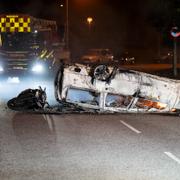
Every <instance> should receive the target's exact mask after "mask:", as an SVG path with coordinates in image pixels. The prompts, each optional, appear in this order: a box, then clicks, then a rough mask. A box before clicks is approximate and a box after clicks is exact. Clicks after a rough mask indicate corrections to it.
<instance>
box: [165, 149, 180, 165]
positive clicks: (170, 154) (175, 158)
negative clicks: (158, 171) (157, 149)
mask: <svg viewBox="0 0 180 180" xmlns="http://www.w3.org/2000/svg"><path fill="white" fill-rule="evenodd" d="M164 153H165V154H166V155H167V156H168V157H170V158H171V159H173V160H174V161H176V162H177V163H178V164H180V159H179V158H177V157H176V156H175V155H174V154H172V153H171V152H164Z"/></svg>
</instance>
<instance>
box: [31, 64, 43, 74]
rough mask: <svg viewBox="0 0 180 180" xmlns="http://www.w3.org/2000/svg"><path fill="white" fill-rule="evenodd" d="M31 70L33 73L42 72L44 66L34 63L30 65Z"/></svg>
mask: <svg viewBox="0 0 180 180" xmlns="http://www.w3.org/2000/svg"><path fill="white" fill-rule="evenodd" d="M32 71H33V72H35V73H43V72H44V66H43V65H42V64H35V65H34V66H33V67H32Z"/></svg>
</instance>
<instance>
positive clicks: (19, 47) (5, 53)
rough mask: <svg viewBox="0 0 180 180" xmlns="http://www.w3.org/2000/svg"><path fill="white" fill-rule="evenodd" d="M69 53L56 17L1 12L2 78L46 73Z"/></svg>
mask: <svg viewBox="0 0 180 180" xmlns="http://www.w3.org/2000/svg"><path fill="white" fill-rule="evenodd" d="M69 57H70V53H69V51H68V50H66V48H65V41H64V37H59V35H58V32H57V24H56V21H52V20H45V19H39V18H35V17H32V16H30V15H25V14H15V15H7V14H6V15H0V77H1V78H2V77H3V78H4V77H5V78H7V77H8V78H11V77H12V78H14V77H16V78H23V77H26V76H28V77H32V76H35V77H37V76H38V77H39V76H45V75H48V76H49V74H55V73H56V71H57V69H58V66H59V64H60V63H61V61H62V60H63V61H69V59H70V58H69Z"/></svg>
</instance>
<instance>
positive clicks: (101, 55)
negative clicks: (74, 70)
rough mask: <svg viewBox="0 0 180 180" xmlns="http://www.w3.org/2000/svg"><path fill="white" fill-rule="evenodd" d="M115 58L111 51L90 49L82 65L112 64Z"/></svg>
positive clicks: (82, 59) (83, 58) (83, 57)
mask: <svg viewBox="0 0 180 180" xmlns="http://www.w3.org/2000/svg"><path fill="white" fill-rule="evenodd" d="M113 59H114V56H113V54H112V52H111V51H110V50H109V49H90V50H88V52H87V53H86V54H85V55H84V56H82V57H81V63H87V64H91V63H111V62H113Z"/></svg>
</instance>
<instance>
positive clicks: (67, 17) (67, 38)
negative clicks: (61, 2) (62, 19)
mask: <svg viewBox="0 0 180 180" xmlns="http://www.w3.org/2000/svg"><path fill="white" fill-rule="evenodd" d="M66 48H67V49H69V0H66Z"/></svg>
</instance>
